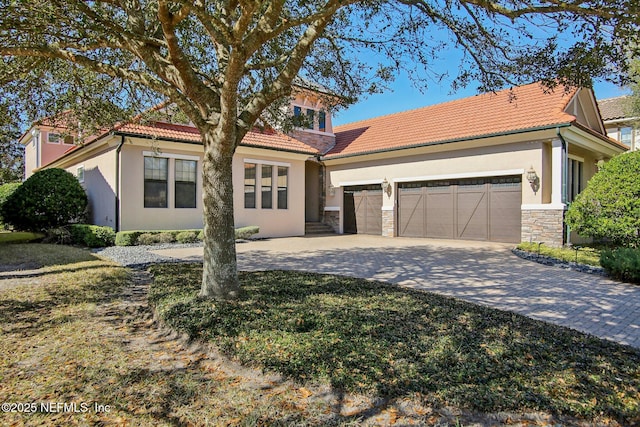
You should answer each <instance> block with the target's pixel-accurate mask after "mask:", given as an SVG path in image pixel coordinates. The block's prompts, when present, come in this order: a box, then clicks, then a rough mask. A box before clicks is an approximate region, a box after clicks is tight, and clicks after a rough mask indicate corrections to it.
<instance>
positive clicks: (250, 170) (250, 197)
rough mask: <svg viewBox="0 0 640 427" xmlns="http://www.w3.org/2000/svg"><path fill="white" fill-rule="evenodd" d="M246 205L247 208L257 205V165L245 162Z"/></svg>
mask: <svg viewBox="0 0 640 427" xmlns="http://www.w3.org/2000/svg"><path fill="white" fill-rule="evenodd" d="M244 207H245V208H247V209H251V208H255V207H256V165H255V164H254V163H245V164H244Z"/></svg>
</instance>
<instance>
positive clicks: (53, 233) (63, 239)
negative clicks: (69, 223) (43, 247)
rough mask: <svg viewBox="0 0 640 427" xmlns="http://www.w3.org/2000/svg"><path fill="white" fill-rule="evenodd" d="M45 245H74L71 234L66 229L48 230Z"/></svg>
mask: <svg viewBox="0 0 640 427" xmlns="http://www.w3.org/2000/svg"><path fill="white" fill-rule="evenodd" d="M44 243H55V244H56V245H69V244H71V243H73V238H72V237H71V232H70V231H69V230H68V229H67V228H66V227H55V228H50V229H48V230H47V235H46V237H45V238H44Z"/></svg>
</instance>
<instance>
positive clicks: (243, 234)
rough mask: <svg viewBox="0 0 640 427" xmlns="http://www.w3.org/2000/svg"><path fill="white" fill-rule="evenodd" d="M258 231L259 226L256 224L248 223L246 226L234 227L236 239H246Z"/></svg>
mask: <svg viewBox="0 0 640 427" xmlns="http://www.w3.org/2000/svg"><path fill="white" fill-rule="evenodd" d="M259 232H260V227H258V226H257V225H250V226H248V227H240V228H236V239H248V238H249V237H251V236H253V235H254V234H258V233H259Z"/></svg>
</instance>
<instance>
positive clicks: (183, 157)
mask: <svg viewBox="0 0 640 427" xmlns="http://www.w3.org/2000/svg"><path fill="white" fill-rule="evenodd" d="M142 156H143V157H160V158H163V159H178V160H195V161H197V162H199V161H200V160H201V158H200V156H189V155H187V154H174V153H160V154H158V153H155V152H153V151H143V152H142Z"/></svg>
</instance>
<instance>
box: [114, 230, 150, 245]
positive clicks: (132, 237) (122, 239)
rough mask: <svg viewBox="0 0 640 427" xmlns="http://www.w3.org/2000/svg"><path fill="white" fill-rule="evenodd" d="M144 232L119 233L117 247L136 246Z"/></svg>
mask: <svg viewBox="0 0 640 427" xmlns="http://www.w3.org/2000/svg"><path fill="white" fill-rule="evenodd" d="M142 233H144V231H118V232H117V233H116V246H135V245H136V244H137V243H138V236H140V235H141V234H142Z"/></svg>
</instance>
